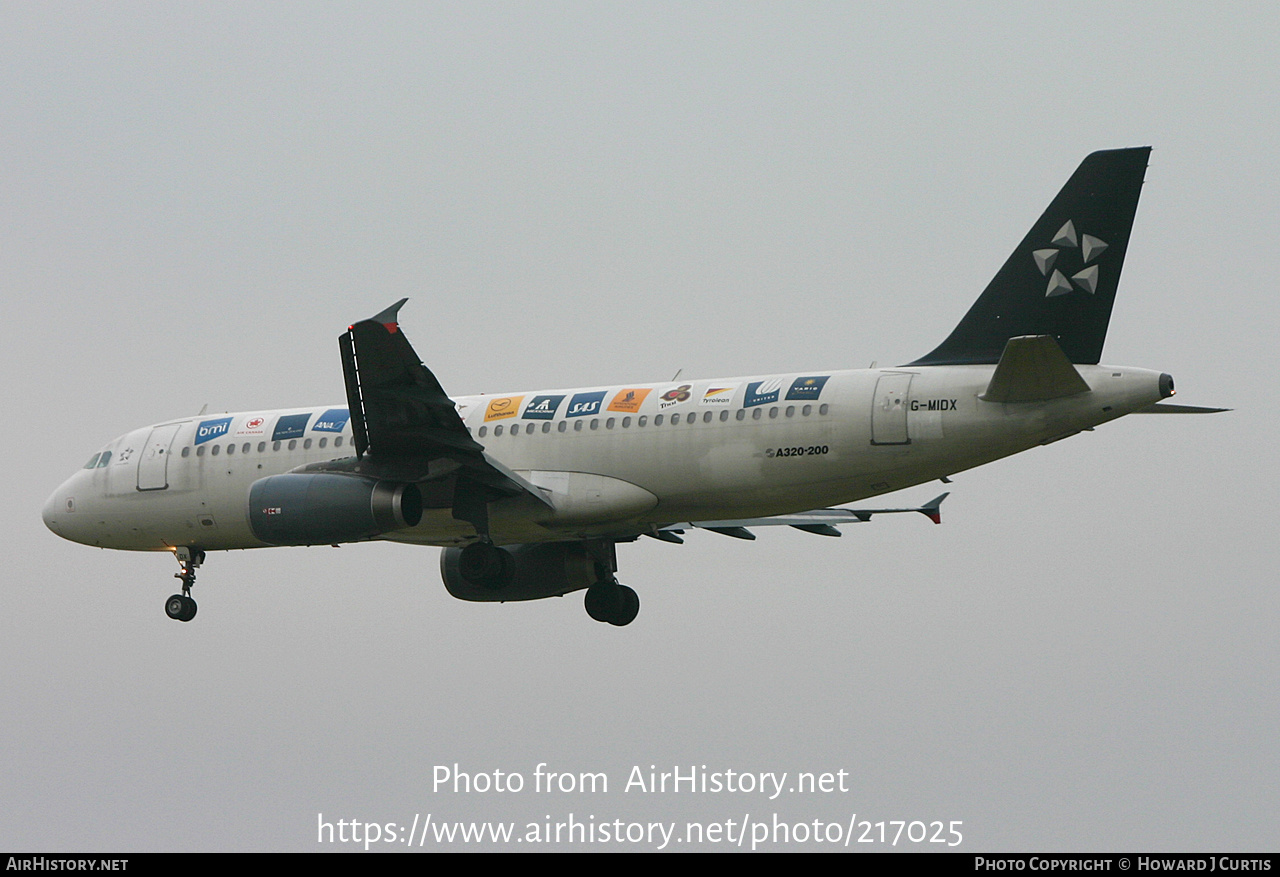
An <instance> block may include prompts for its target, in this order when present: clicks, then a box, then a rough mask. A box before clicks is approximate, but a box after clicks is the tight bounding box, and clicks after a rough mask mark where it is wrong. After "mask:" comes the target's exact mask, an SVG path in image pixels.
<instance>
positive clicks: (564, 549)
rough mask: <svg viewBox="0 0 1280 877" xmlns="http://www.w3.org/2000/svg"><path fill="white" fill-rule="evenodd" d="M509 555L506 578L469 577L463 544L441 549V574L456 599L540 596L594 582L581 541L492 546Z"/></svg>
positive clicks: (593, 571)
mask: <svg viewBox="0 0 1280 877" xmlns="http://www.w3.org/2000/svg"><path fill="white" fill-rule="evenodd" d="M494 550H496V551H503V552H506V553H507V555H508V558H509V561H508V562H505V563H504V564H503V565H504V566H505V567H506V575H505V581H503V582H501V583H487V584H486V583H484V582H479V581H471V580H470V579H468V578H467V577H466V576H464V575H463V574H462V566H461V563H460V561H461V558H462V552H463V551H464V549H462V548H446V549H444V550H443V551H441V552H440V578H442V579H444V586H445V588H447V589H448V591H449V593H450V594H452V595H453V596H455V597H457V598H458V599H459V600H471V601H475V602H506V601H514V600H540V599H542V598H543V597H558V596H560V595H561V594H567V593H569V592H570V591H580V590H582V589H583V588H589V587H591V586H592V585H594V584H595V583H596V579H597V574H596V564H595V561H594V560H593V559H592V557H591V555H590V554H588V552H587V550H586V548H584V547H583V545H582V543H580V542H539V543H535V544H532V545H506V546H503V547H502V548H496V549H494Z"/></svg>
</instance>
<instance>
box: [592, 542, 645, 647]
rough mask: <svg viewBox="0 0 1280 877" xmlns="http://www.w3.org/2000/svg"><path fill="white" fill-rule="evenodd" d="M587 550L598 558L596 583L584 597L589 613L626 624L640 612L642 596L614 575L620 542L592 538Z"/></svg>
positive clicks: (609, 621) (610, 621)
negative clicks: (622, 583) (595, 540)
mask: <svg viewBox="0 0 1280 877" xmlns="http://www.w3.org/2000/svg"><path fill="white" fill-rule="evenodd" d="M587 550H588V551H590V552H591V553H592V555H593V556H594V558H595V562H596V583H595V584H594V585H592V586H591V587H589V588H587V593H586V596H585V597H584V598H583V601H582V602H583V605H584V606H585V607H586V609H587V614H588V615H590V616H591V617H592V618H594V619H595V620H596V621H602V622H606V623H608V624H612V625H614V626H615V627H625V626H626V625H628V624H630V623H631V622H633V621H635V620H636V616H637V615H639V614H640V596H639V595H638V594H636V592H635V591H633V590H631V589H630V588H628V587H627V586H626V585H620V584H618V579H617V577H616V576H615V575H614V573H616V572H617V571H618V552H617V544H616V543H614V542H605V541H599V542H589V543H587Z"/></svg>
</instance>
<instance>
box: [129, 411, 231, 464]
mask: <svg viewBox="0 0 1280 877" xmlns="http://www.w3.org/2000/svg"><path fill="white" fill-rule="evenodd" d="M230 429H231V418H230V417H219V418H218V419H217V420H202V421H201V422H200V425H199V426H197V427H196V444H198V445H202V444H204V443H205V442H211V441H213V440H214V439H216V438H222V437H223V436H224V435H226V434H227V432H228V431H229V430H230ZM121 462H124V461H123V460H121Z"/></svg>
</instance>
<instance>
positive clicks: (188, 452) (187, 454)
mask: <svg viewBox="0 0 1280 877" xmlns="http://www.w3.org/2000/svg"><path fill="white" fill-rule="evenodd" d="M182 456H183V457H190V456H191V447H190V446H189V445H188V446H187V447H185V448H183V449H182Z"/></svg>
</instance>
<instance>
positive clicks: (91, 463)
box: [84, 454, 102, 469]
mask: <svg viewBox="0 0 1280 877" xmlns="http://www.w3.org/2000/svg"><path fill="white" fill-rule="evenodd" d="M101 456H102V454H94V455H93V456H92V457H90V458H89V462H88V463H85V464H84V468H86V469H92V468H93V467H94V466H97V465H98V458H99V457H101Z"/></svg>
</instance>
